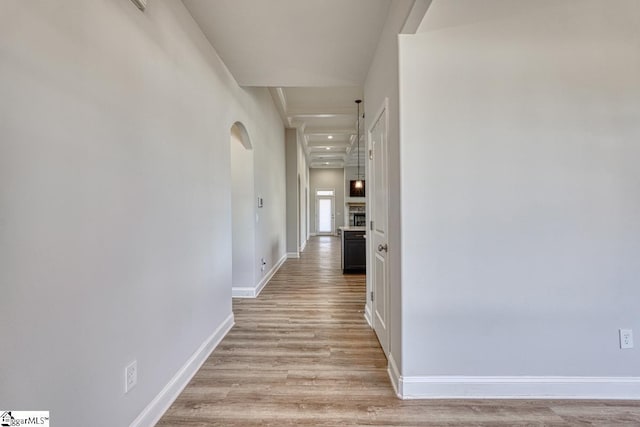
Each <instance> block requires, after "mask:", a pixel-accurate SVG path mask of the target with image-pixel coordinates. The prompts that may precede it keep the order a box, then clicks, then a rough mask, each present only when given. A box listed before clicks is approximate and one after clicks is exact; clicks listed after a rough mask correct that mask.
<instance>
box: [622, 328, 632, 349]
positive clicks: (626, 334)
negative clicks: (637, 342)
mask: <svg viewBox="0 0 640 427" xmlns="http://www.w3.org/2000/svg"><path fill="white" fill-rule="evenodd" d="M620 348H633V331H632V330H631V329H620Z"/></svg>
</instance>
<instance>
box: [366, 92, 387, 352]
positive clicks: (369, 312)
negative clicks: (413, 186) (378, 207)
mask: <svg viewBox="0 0 640 427" xmlns="http://www.w3.org/2000/svg"><path fill="white" fill-rule="evenodd" d="M383 115H384V126H385V132H384V134H385V135H384V137H385V141H386V144H387V145H386V151H387V153H386V157H385V159H384V162H385V168H386V169H387V181H386V186H387V195H388V194H389V98H388V97H385V98H384V101H383V102H382V105H381V106H380V107H379V108H378V111H377V112H376V114H375V115H374V116H373V120H372V121H371V124H370V126H369V128H368V129H367V153H369V154H368V155H367V159H368V162H369V167H368V168H366V169H367V170H366V179H367V181H368V182H369V183H371V185H370V186H369V191H367V195H366V203H367V218H368V219H369V222H368V223H367V225H366V227H367V235H368V238H367V250H368V254H367V276H366V287H367V297H366V304H365V317H366V318H367V322H368V323H369V326H371V328H372V329H374V316H375V312H374V310H375V308H374V304H373V301H372V300H371V295H372V292H373V280H374V277H373V276H374V274H375V272H374V271H373V265H374V261H375V260H374V258H375V256H376V250H377V248H375V243H374V241H375V239H374V238H373V233H372V232H373V230H372V227H371V222H372V218H373V215H372V211H373V205H374V201H373V198H374V194H375V189H374V187H373V185H374V183H373V173H374V162H373V158H372V150H373V146H372V138H371V134H372V131H373V129H374V127H375V125H376V123H378V121H379V120H380V119H381V117H382V116H383ZM388 203H389V200H388V199H387V215H386V222H387V223H386V224H385V231H386V233H387V242H388V241H389V240H390V239H389V205H388ZM389 261H390V257H389V254H388V253H387V254H386V258H385V263H386V268H385V273H386V274H385V276H386V278H385V293H386V295H387V298H386V300H385V305H384V310H385V312H386V313H387V319H386V321H387V322H386V326H387V327H386V334H385V335H386V336H385V341H386V342H387V351H386V354H385V356H386V357H387V359H389V355H390V354H391V315H390V312H389V309H390V305H391V304H390V301H389V300H390V295H391V292H390V283H389V265H390V262H389Z"/></svg>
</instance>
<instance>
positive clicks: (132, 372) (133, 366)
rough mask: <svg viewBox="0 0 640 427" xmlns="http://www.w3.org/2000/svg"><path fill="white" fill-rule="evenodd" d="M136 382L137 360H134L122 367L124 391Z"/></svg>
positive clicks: (128, 389)
mask: <svg viewBox="0 0 640 427" xmlns="http://www.w3.org/2000/svg"><path fill="white" fill-rule="evenodd" d="M136 384H138V362H137V361H136V360H134V361H133V362H131V363H130V364H129V365H128V366H127V367H126V368H124V392H125V393H129V391H130V390H131V389H132V388H134V387H135V386H136Z"/></svg>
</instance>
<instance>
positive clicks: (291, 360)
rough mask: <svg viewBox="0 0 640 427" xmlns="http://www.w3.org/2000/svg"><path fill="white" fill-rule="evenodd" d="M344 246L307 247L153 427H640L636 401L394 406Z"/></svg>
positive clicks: (325, 240) (240, 314)
mask: <svg viewBox="0 0 640 427" xmlns="http://www.w3.org/2000/svg"><path fill="white" fill-rule="evenodd" d="M339 256H340V241H339V240H338V239H337V238H332V237H316V238H312V239H311V241H310V242H309V244H308V245H307V249H306V250H305V252H304V254H303V255H302V257H301V258H300V259H299V260H288V261H287V262H286V263H285V264H284V265H283V266H282V268H281V269H280V271H278V273H277V274H276V275H275V276H274V277H273V279H272V280H271V282H270V283H269V284H268V285H267V286H266V287H265V289H264V290H263V291H262V293H261V294H260V296H259V297H258V298H257V299H237V300H234V301H233V311H234V313H235V320H236V326H235V327H234V328H233V329H232V330H231V332H230V333H229V334H228V335H227V337H225V339H224V340H223V341H222V343H221V344H220V346H219V347H218V348H216V350H215V351H214V352H213V353H212V355H211V356H210V357H209V359H208V360H207V361H206V362H205V364H204V365H203V366H202V368H201V369H200V371H199V372H198V373H197V374H196V375H195V377H194V378H193V380H192V381H191V382H190V384H189V385H188V386H187V388H186V389H185V390H184V391H183V393H182V394H181V395H180V397H179V398H178V399H177V400H176V401H175V403H174V404H173V405H172V406H171V408H170V409H169V410H168V411H167V413H166V414H165V415H164V417H163V418H162V419H161V420H160V422H159V423H158V426H163V427H165V426H190V427H195V426H258V425H260V426H298V425H316V426H349V425H385V426H424V425H432V426H445V425H451V426H453V425H455V426H460V425H473V426H525V425H526V426H533V425H538V426H541V425H549V426H567V425H571V426H578V425H580V426H583V425H601V426H623V425H627V426H640V402H625V401H611V402H609V401H607V402H602V401H599V402H595V401H541V400H535V401H525V400H499V401H496V400H436V401H434V400H429V401H425V400H418V401H417V400H412V401H402V400H399V399H397V398H396V396H395V394H394V392H393V389H392V387H391V384H390V382H389V379H388V377H387V373H386V365H387V362H386V359H385V357H384V355H383V353H382V350H381V349H380V347H379V345H378V342H377V340H376V338H375V335H374V333H373V332H372V331H371V329H370V328H369V327H368V325H367V324H366V321H365V320H364V314H363V308H364V299H365V295H364V294H365V287H364V286H365V285H364V276H363V275H347V276H343V275H342V273H341V270H340V258H339Z"/></svg>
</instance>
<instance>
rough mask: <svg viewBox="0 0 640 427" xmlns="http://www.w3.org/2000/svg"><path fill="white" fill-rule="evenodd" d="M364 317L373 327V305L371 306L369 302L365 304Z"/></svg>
mask: <svg viewBox="0 0 640 427" xmlns="http://www.w3.org/2000/svg"><path fill="white" fill-rule="evenodd" d="M364 318H365V319H366V321H367V323H368V324H369V326H370V327H372V328H373V322H372V321H371V307H370V306H369V304H365V306H364Z"/></svg>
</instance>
